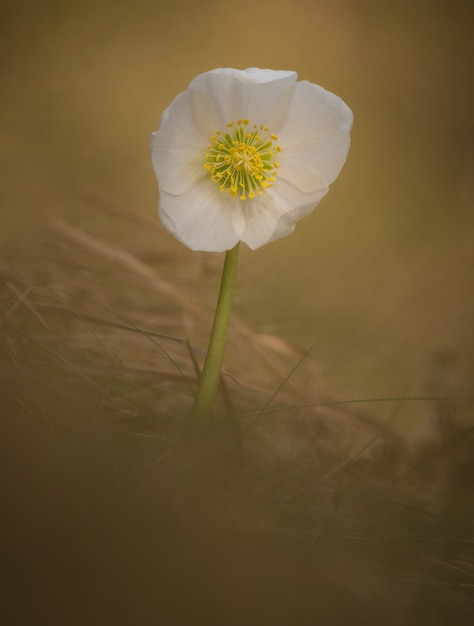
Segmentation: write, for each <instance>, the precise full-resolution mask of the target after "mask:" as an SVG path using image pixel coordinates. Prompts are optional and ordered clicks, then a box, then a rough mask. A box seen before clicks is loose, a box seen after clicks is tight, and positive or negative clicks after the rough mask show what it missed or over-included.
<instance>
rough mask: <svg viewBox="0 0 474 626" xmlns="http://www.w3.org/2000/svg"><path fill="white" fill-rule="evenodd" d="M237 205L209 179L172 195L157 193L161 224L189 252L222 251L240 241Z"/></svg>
mask: <svg viewBox="0 0 474 626" xmlns="http://www.w3.org/2000/svg"><path fill="white" fill-rule="evenodd" d="M241 210H242V209H241V207H240V205H239V204H238V203H237V202H236V201H235V199H234V198H231V197H230V196H228V195H227V194H224V193H222V192H220V191H219V189H218V187H217V186H216V185H214V183H212V181H210V180H209V179H206V180H204V181H202V182H200V183H198V184H197V185H195V186H194V187H193V188H192V189H190V190H189V191H188V192H186V193H184V194H182V195H179V196H175V195H172V194H168V193H166V192H163V191H162V190H161V191H160V201H159V213H160V217H161V221H162V223H163V225H164V226H165V227H166V228H167V229H168V230H169V231H170V232H171V234H172V235H174V236H175V237H176V238H177V239H179V240H180V241H181V242H182V243H184V244H185V245H186V246H188V248H191V250H205V251H207V252H222V251H224V250H230V249H231V248H233V247H234V246H235V244H236V243H237V242H238V241H239V238H240V236H239V235H240V233H239V234H237V233H236V226H237V228H239V230H241V228H242V226H241V224H242V217H241V215H239V212H241Z"/></svg>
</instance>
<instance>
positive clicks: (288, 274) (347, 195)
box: [0, 0, 474, 397]
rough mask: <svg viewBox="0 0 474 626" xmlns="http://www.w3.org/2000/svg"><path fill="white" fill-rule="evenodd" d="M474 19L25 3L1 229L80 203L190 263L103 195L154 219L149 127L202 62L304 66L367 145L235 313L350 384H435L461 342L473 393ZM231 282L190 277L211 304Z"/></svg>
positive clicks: (465, 9)
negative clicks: (307, 352)
mask: <svg viewBox="0 0 474 626" xmlns="http://www.w3.org/2000/svg"><path fill="white" fill-rule="evenodd" d="M471 24H472V20H471V9H470V6H469V3H468V2H462V1H459V0H456V1H454V2H452V1H451V2H447V1H446V2H445V1H442V0H438V1H436V2H432V1H430V2H428V1H426V2H425V1H420V2H416V3H413V2H405V1H401V2H397V3H388V2H381V1H376V0H364V1H362V0H361V1H358V0H355V1H353V0H350V1H349V0H346V1H344V0H337V1H335V2H326V1H318V0H311V1H310V0H307V1H305V0H293V1H292V2H289V1H287V0H274V1H272V2H270V1H266V0H262V1H261V2H258V3H254V2H247V1H246V0H244V1H242V2H239V3H238V6H236V5H233V4H228V3H222V2H212V1H203V2H190V1H186V0H177V1H176V2H164V1H162V0H157V1H155V2H148V1H146V0H137V1H136V2H133V3H131V2H126V1H118V2H103V1H102V2H88V1H87V0H86V1H85V2H81V3H72V2H63V3H57V2H42V3H35V2H25V1H22V2H16V3H9V5H8V6H7V7H5V8H4V9H3V18H2V26H1V29H2V37H1V42H0V46H1V57H2V100H1V105H0V106H1V122H0V123H1V126H2V150H1V185H2V187H1V188H2V192H1V193H2V196H1V203H2V204H1V213H0V219H1V235H0V236H1V237H2V239H5V238H8V239H9V240H10V241H11V240H12V238H17V239H18V241H21V240H24V239H25V236H26V235H27V234H28V233H31V232H32V231H33V232H34V230H35V229H36V228H39V227H40V225H42V224H44V223H46V222H48V221H49V220H51V219H52V218H53V217H55V216H58V215H61V216H65V217H67V219H68V220H70V221H72V223H74V224H75V225H80V226H81V227H82V228H85V229H86V230H87V231H88V232H89V233H93V234H95V235H97V236H100V237H104V238H106V239H107V240H111V241H119V242H120V244H121V245H123V246H125V248H126V249H128V250H130V251H133V252H135V251H137V249H141V250H142V251H144V250H145V249H146V251H147V252H152V251H153V249H154V248H155V249H156V250H159V251H160V252H164V253H166V254H171V255H174V257H175V258H176V259H177V262H179V264H180V267H183V265H186V264H189V266H190V267H191V266H192V265H193V264H194V260H195V256H194V255H193V253H191V252H188V251H183V250H181V249H180V248H181V246H180V244H178V243H177V242H174V241H172V238H171V236H169V237H167V236H162V237H160V238H159V240H158V238H156V236H155V240H153V238H152V237H150V238H148V239H146V238H144V239H143V240H142V241H137V240H136V239H135V240H127V232H126V230H125V232H124V229H120V227H119V226H118V225H117V224H114V219H113V217H112V218H111V216H110V214H109V213H108V212H106V211H104V210H103V209H101V206H100V202H103V203H109V204H110V203H116V204H117V205H119V206H121V207H125V208H127V209H128V210H130V211H133V212H136V213H137V214H139V215H145V216H147V217H149V218H152V219H154V218H155V216H156V205H157V189H156V183H155V179H154V174H153V171H152V169H151V166H150V160H149V154H148V141H149V135H150V132H151V131H153V130H154V129H155V128H156V127H157V124H158V119H159V116H160V114H161V112H162V111H163V109H164V108H165V107H166V106H167V105H168V104H169V103H170V102H171V100H172V99H173V98H174V97H175V95H176V94H177V93H178V92H180V91H182V90H184V89H185V88H186V86H187V84H188V82H189V81H190V80H191V79H192V78H193V77H194V76H195V75H196V74H198V73H200V72H203V71H206V70H208V69H210V68H213V67H219V66H222V67H226V66H228V67H239V68H245V67H248V66H259V67H270V68H284V69H294V70H296V71H297V72H298V74H299V76H300V78H301V79H307V80H310V81H312V82H316V83H319V84H321V85H323V86H324V87H326V88H327V89H329V90H331V91H334V92H335V93H337V94H338V95H340V96H341V97H342V98H343V99H344V100H345V101H346V102H347V103H348V105H349V106H350V107H351V108H352V110H353V112H354V116H355V124H354V130H353V134H352V148H351V152H350V155H349V159H348V162H347V164H346V166H345V168H344V170H343V172H342V174H341V176H340V177H339V179H338V180H337V181H336V182H335V184H334V185H333V187H332V189H331V192H330V194H329V195H328V196H327V197H326V198H325V199H324V201H323V203H322V204H321V205H320V206H319V207H318V209H317V210H316V211H315V213H314V214H313V215H312V216H311V217H309V218H308V219H306V220H305V221H304V222H303V223H301V224H300V225H299V227H298V228H297V230H296V233H295V234H294V235H293V236H292V237H290V238H287V239H285V240H282V241H278V242H275V243H273V244H271V245H269V246H267V247H265V248H263V249H261V250H259V251H257V252H250V251H246V252H245V253H244V255H243V259H242V262H241V269H240V275H239V284H238V292H237V297H236V310H237V311H238V312H239V314H240V315H241V317H242V318H243V319H245V321H246V322H247V323H248V324H250V325H252V326H253V327H255V328H259V329H262V330H270V331H272V332H274V331H276V332H277V333H279V334H282V335H283V336H284V337H285V338H286V339H288V340H292V341H295V342H297V343H298V344H299V345H301V346H302V347H303V349H308V348H312V353H311V359H315V360H316V361H317V362H318V364H319V366H320V374H321V378H320V380H319V381H318V384H319V385H322V386H323V387H324V389H325V390H327V391H328V392H329V393H331V394H332V393H334V394H336V395H337V396H339V397H340V396H344V397H375V396H383V395H394V394H395V395H396V394H400V393H402V394H406V395H410V394H413V393H415V394H416V393H418V392H419V391H420V388H422V387H423V385H425V384H426V381H427V378H428V377H429V371H430V368H432V367H433V359H434V360H435V361H436V358H437V355H439V354H442V355H445V354H447V353H448V354H450V355H451V358H450V363H451V365H452V366H453V367H456V368H457V369H456V375H453V376H452V378H453V380H452V381H451V382H452V383H453V384H454V385H455V386H456V385H459V387H460V388H461V387H463V385H464V386H465V385H466V382H467V381H466V377H468V378H469V376H470V374H471V373H472V369H473V366H474V364H473V348H474V333H473V325H472V318H473V313H474V298H473V296H472V284H473V278H474V251H473V245H472V244H473V236H472V233H473V223H474V212H473V206H472V203H473V177H472V168H473V160H474V153H473V141H472V140H473V122H472V103H473V99H472V95H473V94H472V91H473V88H472V70H473V61H472V59H473V56H474V55H473V37H472V26H471ZM91 197H94V198H95V201H94V202H93V201H91V200H90V198H91ZM85 198H86V199H85ZM216 264H218V261H216ZM168 276H170V274H168ZM176 280H177V281H179V277H178V276H177V277H176ZM215 285H216V282H215V277H211V279H209V280H208V281H207V282H206V281H204V282H202V281H200V282H199V284H198V283H196V285H195V286H193V285H192V284H191V285H189V284H187V285H186V289H187V290H188V291H189V290H191V291H193V292H194V293H193V295H195V296H196V297H198V298H199V299H204V298H210V301H212V298H213V297H214V296H213V293H214V291H215ZM454 362H455V363H456V365H454ZM459 390H460V389H458V391H459Z"/></svg>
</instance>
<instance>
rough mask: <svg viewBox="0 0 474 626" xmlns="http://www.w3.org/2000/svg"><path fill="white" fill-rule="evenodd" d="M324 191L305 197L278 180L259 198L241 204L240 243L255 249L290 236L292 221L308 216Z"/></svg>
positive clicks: (325, 189) (322, 189) (293, 223)
mask: <svg viewBox="0 0 474 626" xmlns="http://www.w3.org/2000/svg"><path fill="white" fill-rule="evenodd" d="M327 191H328V188H327V187H325V188H321V189H319V190H317V191H314V192H312V193H309V194H305V193H302V192H301V191H299V190H298V189H296V187H293V186H292V185H290V184H288V183H286V182H285V181H282V180H281V181H278V182H277V183H275V184H274V186H273V187H272V189H268V190H267V191H266V193H264V194H263V195H262V196H260V197H258V198H254V199H253V200H251V201H248V202H246V203H245V207H244V215H245V220H246V229H245V232H244V234H243V235H242V237H241V239H242V241H243V242H245V243H246V244H247V245H248V246H249V248H251V249H252V250H255V249H256V248H259V247H261V246H263V245H264V244H266V243H270V241H275V240H276V239H280V238H281V237H285V236H286V235H289V234H291V233H292V232H293V231H294V229H295V224H296V222H298V221H299V220H300V219H302V218H303V217H305V216H306V215H308V214H309V213H311V212H312V211H313V209H314V208H315V206H316V205H317V204H318V202H319V201H320V200H321V198H323V196H324V195H325V194H326V193H327Z"/></svg>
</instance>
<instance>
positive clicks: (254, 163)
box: [204, 120, 281, 200]
mask: <svg viewBox="0 0 474 626" xmlns="http://www.w3.org/2000/svg"><path fill="white" fill-rule="evenodd" d="M227 129H228V130H227V131H226V132H222V131H220V130H218V131H216V134H215V135H212V137H211V143H210V144H209V145H208V146H207V150H208V151H207V154H206V162H205V163H204V167H205V168H206V169H207V170H208V171H209V173H210V176H211V180H213V181H214V182H215V183H217V184H218V185H219V190H220V191H222V192H225V193H229V194H230V195H231V196H232V197H237V196H238V197H239V199H240V200H248V199H251V198H255V196H261V195H262V194H263V192H264V190H265V189H266V188H268V187H271V186H272V184H273V183H274V182H275V180H276V175H277V169H278V167H279V163H278V162H277V161H276V160H275V154H276V153H277V152H280V151H281V148H280V146H277V145H275V144H274V142H275V141H277V140H278V137H277V136H276V135H274V134H273V133H271V132H270V130H269V129H268V128H267V127H266V126H264V125H263V124H252V125H251V124H250V122H249V120H238V121H237V122H229V123H228V124H227Z"/></svg>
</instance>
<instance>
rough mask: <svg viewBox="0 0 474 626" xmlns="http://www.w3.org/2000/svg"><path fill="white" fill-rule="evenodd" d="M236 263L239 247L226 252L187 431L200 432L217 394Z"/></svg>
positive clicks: (235, 274)
mask: <svg viewBox="0 0 474 626" xmlns="http://www.w3.org/2000/svg"><path fill="white" fill-rule="evenodd" d="M238 260H239V244H237V245H236V246H234V247H233V248H232V249H231V250H228V251H227V252H226V255H225V261H224V269H223V270H222V278H221V286H220V289H219V298H218V301H217V307H216V313H215V316H214V324H213V325H212V331H211V338H210V340H209V347H208V349H207V354H206V359H205V361H204V367H203V370H202V373H201V377H200V379H199V387H198V390H197V393H196V397H195V398H194V404H193V407H192V410H191V422H192V423H191V424H190V426H191V428H192V429H193V430H194V429H195V428H198V429H199V428H200V426H201V425H202V423H203V421H204V420H206V418H208V417H209V416H210V413H211V408H212V405H213V403H214V399H215V397H216V393H217V387H218V385H219V377H220V373H221V367H222V361H223V360H224V351H225V345H226V341H227V333H228V330H229V323H230V314H231V310H232V300H233V295H234V285H235V278H236V276H237V265H238Z"/></svg>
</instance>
